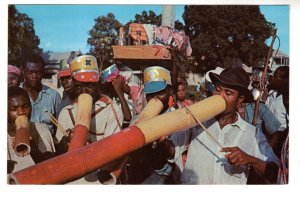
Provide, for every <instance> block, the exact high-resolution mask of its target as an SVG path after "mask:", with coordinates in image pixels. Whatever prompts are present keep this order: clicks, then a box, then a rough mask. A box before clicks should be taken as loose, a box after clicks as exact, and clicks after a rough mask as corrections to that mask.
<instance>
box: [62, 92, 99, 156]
mask: <svg viewBox="0 0 300 197" xmlns="http://www.w3.org/2000/svg"><path fill="white" fill-rule="evenodd" d="M92 106H93V98H92V96H91V95H89V94H86V93H83V94H80V95H79V97H78V102H77V116H76V121H75V127H74V133H73V136H72V138H71V141H70V145H69V149H68V151H72V150H74V149H76V148H80V147H83V146H85V145H86V144H87V139H88V136H89V129H90V124H91V114H92Z"/></svg>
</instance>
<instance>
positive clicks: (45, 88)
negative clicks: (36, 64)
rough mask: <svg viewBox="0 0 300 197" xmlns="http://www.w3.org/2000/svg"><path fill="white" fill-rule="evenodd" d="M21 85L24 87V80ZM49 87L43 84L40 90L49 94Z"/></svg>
mask: <svg viewBox="0 0 300 197" xmlns="http://www.w3.org/2000/svg"><path fill="white" fill-rule="evenodd" d="M19 87H21V88H24V82H21V83H20V86H19ZM47 89H49V87H47V86H45V85H44V84H42V89H41V91H40V92H41V93H46V94H48V93H47V91H46V90H47Z"/></svg>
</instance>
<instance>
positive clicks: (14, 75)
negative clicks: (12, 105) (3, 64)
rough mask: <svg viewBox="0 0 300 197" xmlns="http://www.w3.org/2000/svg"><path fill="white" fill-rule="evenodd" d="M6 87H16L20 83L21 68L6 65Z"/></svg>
mask: <svg viewBox="0 0 300 197" xmlns="http://www.w3.org/2000/svg"><path fill="white" fill-rule="evenodd" d="M7 82H8V84H7V85H8V87H9V88H10V87H18V86H20V83H21V70H20V69H19V68H18V67H16V66H13V65H8V76H7Z"/></svg>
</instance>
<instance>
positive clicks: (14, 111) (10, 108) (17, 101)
mask: <svg viewBox="0 0 300 197" xmlns="http://www.w3.org/2000/svg"><path fill="white" fill-rule="evenodd" d="M20 115H26V116H27V117H28V119H30V117H31V103H30V99H29V95H28V93H27V92H26V90H25V89H23V88H20V87H10V88H8V104H7V118H8V122H9V123H11V124H12V125H14V124H15V120H16V118H17V116H20Z"/></svg>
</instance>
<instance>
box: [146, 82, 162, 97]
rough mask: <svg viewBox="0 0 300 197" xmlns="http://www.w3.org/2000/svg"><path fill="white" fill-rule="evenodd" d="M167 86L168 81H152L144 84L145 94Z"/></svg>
mask: <svg viewBox="0 0 300 197" xmlns="http://www.w3.org/2000/svg"><path fill="white" fill-rule="evenodd" d="M166 87H167V82H166V81H150V82H147V83H145V84H144V92H145V94H150V93H155V92H159V91H161V90H163V89H165V88H166Z"/></svg>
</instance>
